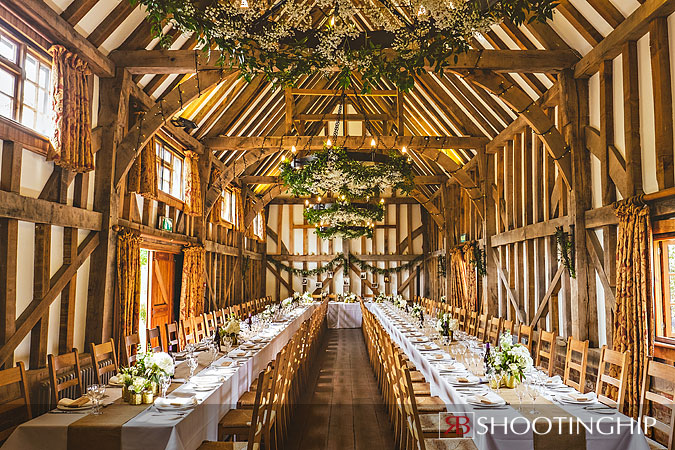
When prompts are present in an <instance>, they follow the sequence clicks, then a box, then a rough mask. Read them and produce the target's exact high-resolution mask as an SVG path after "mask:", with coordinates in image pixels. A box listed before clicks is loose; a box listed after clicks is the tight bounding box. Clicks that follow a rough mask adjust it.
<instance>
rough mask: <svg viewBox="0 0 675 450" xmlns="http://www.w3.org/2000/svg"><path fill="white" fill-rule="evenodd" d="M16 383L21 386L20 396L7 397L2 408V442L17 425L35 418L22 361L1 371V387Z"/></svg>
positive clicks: (0, 420) (0, 410)
mask: <svg viewBox="0 0 675 450" xmlns="http://www.w3.org/2000/svg"><path fill="white" fill-rule="evenodd" d="M15 385H18V386H19V391H20V394H19V396H18V397H16V398H13V399H6V401H5V402H4V403H3V404H2V408H0V443H1V442H4V441H5V440H7V438H8V437H9V435H10V434H12V432H13V431H14V429H15V428H16V427H18V426H19V425H21V424H22V423H23V422H27V421H28V420H30V419H32V418H33V414H32V413H31V409H30V396H29V394H28V380H27V378H26V370H25V368H24V366H23V363H22V362H18V363H17V364H16V367H12V368H11V369H5V370H1V371H0V387H5V386H15ZM9 389H11V388H8V390H9Z"/></svg>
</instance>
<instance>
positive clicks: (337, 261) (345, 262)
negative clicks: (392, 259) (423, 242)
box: [270, 253, 424, 277]
mask: <svg viewBox="0 0 675 450" xmlns="http://www.w3.org/2000/svg"><path fill="white" fill-rule="evenodd" d="M270 259H271V258H270ZM423 259H424V255H420V256H418V257H416V258H415V259H413V260H412V261H408V262H407V263H405V264H401V265H399V266H397V267H390V268H388V269H382V268H380V267H376V266H373V265H372V264H368V263H367V262H366V261H363V260H361V259H359V258H357V257H356V256H354V255H353V254H351V253H350V254H349V257H346V256H345V255H344V254H343V253H339V254H338V255H337V256H336V257H335V258H333V259H332V260H330V261H329V262H327V263H326V264H324V265H323V266H320V267H317V268H315V269H309V270H304V269H298V268H296V267H291V266H287V265H285V264H282V263H281V262H279V261H276V260H272V262H273V263H274V265H275V266H276V267H277V269H279V270H283V271H285V272H288V273H291V274H293V275H298V276H302V277H312V276H315V275H321V274H323V273H326V272H334V271H335V268H337V267H338V266H340V265H342V267H343V270H344V273H345V274H347V273H348V272H349V268H348V267H349V263H354V265H356V266H357V267H358V268H359V269H360V270H361V272H370V273H374V274H379V275H389V274H391V273H398V272H401V271H403V270H409V269H410V268H412V267H414V266H415V265H416V264H417V263H419V262H420V261H422V260H423Z"/></svg>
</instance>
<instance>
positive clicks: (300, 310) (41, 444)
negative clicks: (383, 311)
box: [2, 304, 316, 450]
mask: <svg viewBox="0 0 675 450" xmlns="http://www.w3.org/2000/svg"><path fill="white" fill-rule="evenodd" d="M315 309H316V304H310V305H302V306H298V307H297V308H295V309H294V310H293V311H291V312H290V313H289V317H290V318H289V320H288V321H286V322H282V323H275V324H272V325H271V326H269V327H268V328H266V329H265V330H263V331H262V332H261V333H259V336H261V337H267V338H270V339H269V342H267V343H266V344H265V345H264V347H262V348H260V349H259V350H257V351H256V352H255V353H254V354H252V355H251V356H250V357H249V358H248V359H246V360H243V361H242V362H240V363H238V364H236V362H234V360H233V358H230V357H229V356H228V355H222V356H221V357H220V358H219V359H218V360H217V361H216V363H215V364H214V366H219V365H220V364H222V363H223V362H225V361H233V368H232V369H230V370H227V369H216V368H209V367H206V368H204V369H203V370H201V371H200V372H199V373H197V374H196V376H210V375H217V376H222V377H223V382H222V384H220V386H219V387H217V388H216V389H215V390H212V391H209V392H196V391H194V390H193V389H192V388H191V386H192V385H191V384H190V383H185V384H183V385H181V386H180V387H178V388H177V389H175V390H173V391H172V392H171V394H169V397H181V396H183V397H184V396H196V398H197V400H198V404H197V405H196V406H195V407H194V408H192V409H189V410H187V411H186V412H185V414H183V413H174V412H171V411H169V412H158V411H157V410H156V409H155V408H154V407H153V406H148V405H146V407H138V406H129V405H124V406H121V405H120V402H119V400H118V399H119V397H120V395H121V389H119V388H108V389H107V392H106V394H107V395H108V398H107V402H106V404H110V403H113V402H115V404H116V407H117V409H118V410H119V409H120V408H121V409H124V408H136V409H137V410H138V414H136V415H135V416H134V417H133V418H131V420H128V421H126V422H125V423H124V424H123V425H121V430H113V432H116V433H118V435H119V436H120V442H117V443H114V444H112V445H109V444H110V443H109V442H106V439H104V438H103V437H101V439H99V440H98V441H96V442H91V443H90V445H89V446H88V448H96V449H97V450H103V449H108V448H121V449H124V450H147V449H150V448H151V449H153V450H155V449H167V450H194V449H196V448H198V447H199V446H200V445H201V443H202V442H203V441H204V440H217V438H218V422H219V420H220V418H221V417H222V416H223V415H225V413H227V411H229V410H230V409H232V408H233V407H235V406H236V403H237V400H238V399H239V397H240V396H241V395H242V394H243V393H244V392H246V391H247V390H248V387H249V386H250V385H251V382H252V380H253V378H254V377H255V376H257V374H258V373H260V371H262V370H263V369H264V368H265V366H266V365H267V364H268V363H269V362H270V361H272V360H273V359H274V358H275V357H276V355H277V353H278V352H279V351H280V350H281V349H282V348H283V347H284V345H286V343H287V342H288V341H289V340H290V339H291V337H292V336H293V334H294V333H295V332H296V331H297V330H298V329H299V328H300V326H301V325H302V323H303V322H304V321H305V320H307V319H308V318H309V317H310V316H311V315H312V313H313V312H314V310H315ZM199 358H200V366H201V365H205V366H209V365H210V364H209V363H210V362H211V360H210V357H209V356H208V355H207V354H205V353H203V354H201V355H200V357H199ZM235 364H236V365H235ZM181 365H182V366H185V363H182V364H181ZM181 365H179V366H178V368H177V374H178V372H179V370H178V369H182V370H181V372H183V373H184V372H185V368H184V367H181ZM107 412H109V411H108V410H107V408H106V407H104V408H103V414H102V415H101V416H98V417H100V418H101V419H102V420H105V417H106V413H107ZM127 412H128V411H127ZM132 414H133V413H132ZM86 415H87V413H73V412H67V413H58V412H57V411H53V412H51V413H46V414H43V415H41V416H39V417H36V418H34V419H32V420H30V421H28V422H26V423H24V424H22V425H20V426H19V427H18V428H17V429H16V430H15V431H14V432H13V433H12V435H11V436H10V437H9V439H7V441H6V442H5V444H4V445H3V446H2V449H3V450H44V449H46V448H49V449H52V450H81V446H78V445H76V444H75V443H74V442H69V439H68V436H69V434H70V433H69V428H70V427H71V425H73V424H74V423H76V422H77V421H79V420H80V419H83V418H84V417H86ZM71 432H72V429H71Z"/></svg>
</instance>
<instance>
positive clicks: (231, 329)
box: [223, 316, 241, 336]
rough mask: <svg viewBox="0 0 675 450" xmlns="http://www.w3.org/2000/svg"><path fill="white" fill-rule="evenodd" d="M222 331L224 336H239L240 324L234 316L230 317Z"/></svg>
mask: <svg viewBox="0 0 675 450" xmlns="http://www.w3.org/2000/svg"><path fill="white" fill-rule="evenodd" d="M223 330H224V331H225V334H227V335H229V336H232V335H239V332H240V331H241V323H240V322H239V319H238V318H237V317H235V316H230V318H229V319H228V321H227V323H226V324H225V326H224V327H223Z"/></svg>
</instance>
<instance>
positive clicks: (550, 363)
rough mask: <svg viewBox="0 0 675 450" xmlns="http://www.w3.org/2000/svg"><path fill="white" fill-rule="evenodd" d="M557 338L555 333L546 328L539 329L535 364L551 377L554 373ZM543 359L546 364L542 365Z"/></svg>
mask: <svg viewBox="0 0 675 450" xmlns="http://www.w3.org/2000/svg"><path fill="white" fill-rule="evenodd" d="M555 339H556V336H555V333H551V332H550V331H546V330H541V331H539V340H538V342H537V357H536V358H535V361H534V365H535V366H536V367H537V368H538V369H541V370H543V371H544V372H546V373H547V374H548V376H549V377H550V376H552V375H553V367H554V365H555ZM542 359H543V360H544V361H545V363H546V365H542Z"/></svg>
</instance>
